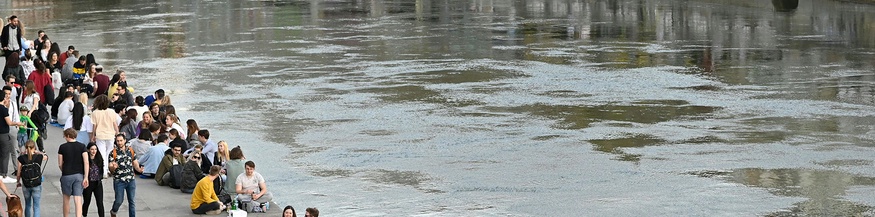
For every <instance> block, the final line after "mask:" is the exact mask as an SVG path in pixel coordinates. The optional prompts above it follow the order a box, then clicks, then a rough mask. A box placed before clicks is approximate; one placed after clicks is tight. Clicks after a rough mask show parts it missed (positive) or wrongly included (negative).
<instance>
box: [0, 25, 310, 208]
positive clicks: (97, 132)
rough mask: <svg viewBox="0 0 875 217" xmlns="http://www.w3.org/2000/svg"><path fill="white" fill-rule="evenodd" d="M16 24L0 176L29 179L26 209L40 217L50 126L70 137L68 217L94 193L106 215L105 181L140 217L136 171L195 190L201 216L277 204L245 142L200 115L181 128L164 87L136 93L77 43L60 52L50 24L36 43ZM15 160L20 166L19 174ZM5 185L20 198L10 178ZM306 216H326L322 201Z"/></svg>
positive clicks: (62, 154) (63, 152)
mask: <svg viewBox="0 0 875 217" xmlns="http://www.w3.org/2000/svg"><path fill="white" fill-rule="evenodd" d="M8 22H9V24H8V25H5V26H4V27H3V29H2V35H0V42H2V51H3V56H5V57H6V66H5V68H4V70H3V78H4V80H5V81H6V85H5V86H4V87H3V90H4V91H2V92H0V100H2V101H0V117H3V118H4V119H5V120H4V121H0V181H3V182H4V183H18V184H19V185H23V186H24V188H23V189H24V201H25V209H26V212H25V215H26V216H28V217H30V216H40V192H41V189H42V187H41V183H40V182H41V179H36V180H39V181H36V180H35V179H34V178H33V177H32V176H34V173H35V172H34V168H36V169H37V172H39V173H40V174H37V175H38V176H39V177H41V176H42V174H41V171H39V170H38V169H39V168H40V166H42V165H44V164H45V159H47V158H46V157H44V154H45V153H44V152H45V149H44V145H43V139H45V134H46V127H48V126H51V125H55V126H60V127H63V128H64V133H63V137H64V139H65V141H66V143H64V144H61V145H60V146H59V148H58V158H59V159H58V162H59V165H58V167H59V169H60V170H61V175H62V176H61V178H60V184H61V191H62V193H63V206H62V207H63V209H62V213H64V216H65V217H66V216H68V213H70V209H71V207H70V199H72V200H73V207H72V208H73V209H74V210H75V215H76V216H86V215H87V213H88V209H89V206H90V205H91V202H92V197H93V198H94V204H95V206H96V207H97V213H98V216H100V217H103V216H104V214H105V209H104V205H103V192H104V189H103V180H104V179H110V178H111V179H112V190H113V192H114V193H115V200H114V201H113V203H112V206H111V208H110V210H109V213H110V215H111V216H113V217H115V216H116V214H117V213H118V211H119V209H120V207H121V205H122V203H123V202H124V199H125V198H127V203H128V216H136V201H135V197H136V191H137V187H136V186H137V184H136V183H137V179H138V178H139V179H148V180H154V182H155V183H156V184H157V185H160V186H167V187H170V188H175V189H180V191H181V192H184V193H190V194H191V203H190V207H189V208H190V209H191V211H192V213H194V214H219V213H221V212H224V211H229V210H231V209H237V210H243V211H246V212H266V211H267V210H269V209H270V203H271V200H272V199H273V194H272V193H271V192H270V191H269V190H268V187H267V184H266V182H265V179H264V177H263V176H262V175H261V174H260V173H258V172H257V171H256V170H255V168H256V164H255V162H253V161H248V160H246V158H245V156H244V155H243V150H242V149H241V147H240V146H236V147H233V148H230V147H229V145H228V144H227V142H225V141H218V142H216V141H215V140H214V139H212V137H211V135H210V131H209V130H207V129H201V128H200V127H199V126H198V124H197V121H195V120H193V119H188V120H187V121H186V122H185V127H183V125H182V122H181V119H180V117H179V114H177V113H176V109H175V107H174V106H173V104H172V103H171V101H170V96H169V95H168V94H167V93H165V92H164V90H162V89H158V90H156V91H155V92H154V94H149V95H148V96H145V97H144V96H135V94H134V89H133V88H132V87H131V86H130V85H129V83H128V80H127V74H126V72H125V71H123V70H116V71H115V72H114V73H113V74H112V76H111V77H110V76H109V75H107V74H105V73H104V66H102V65H101V64H99V63H97V62H96V59H95V56H94V55H92V54H87V55H84V56H83V55H81V53H80V52H79V50H76V48H75V47H74V46H69V47H68V49H67V50H66V51H64V52H63V53H62V52H61V50H60V48H59V45H58V43H57V42H53V41H52V40H51V39H50V38H49V35H48V34H47V33H46V32H44V31H42V30H40V31H39V32H38V35H37V38H36V39H35V40H33V41H30V40H27V39H25V38H24V35H25V31H24V28H23V27H22V26H21V24H20V22H19V21H18V18H17V17H16V16H11V17H9V19H8ZM55 92H57V93H58V94H57V95H58V96H57V97H55V96H54V93H55ZM13 132H14V133H13ZM15 147H18V148H19V149H18V150H16V149H15ZM19 155H20V156H19ZM10 161H11V162H13V164H14V165H15V167H14V168H17V169H16V170H15V171H14V172H12V173H9V171H8V170H9V162H10ZM13 176H14V177H15V178H13ZM0 190H2V191H3V192H4V193H6V195H7V196H8V197H14V196H15V195H12V194H10V193H9V191H8V190H7V188H6V186H5V185H0ZM305 213H306V216H312V217H318V215H319V211H318V210H317V209H316V208H307V209H306V212H305ZM283 216H293V217H294V216H296V214H295V211H294V208H293V207H291V206H287V207H285V208H284V209H283Z"/></svg>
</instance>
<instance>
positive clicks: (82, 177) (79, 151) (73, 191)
mask: <svg viewBox="0 0 875 217" xmlns="http://www.w3.org/2000/svg"><path fill="white" fill-rule="evenodd" d="M76 134H77V132H76V130H74V129H66V130H64V139H65V140H66V141H67V143H64V144H61V146H60V147H58V167H59V168H60V169H61V193H63V194H64V201H63V202H62V203H63V209H62V210H61V211H62V213H64V217H67V216H68V215H69V214H70V197H73V201H74V205H75V209H76V216H82V190H83V189H84V188H87V187H88V173H86V172H85V171H89V170H90V168H89V164H88V151H86V150H85V144H82V143H79V142H76Z"/></svg>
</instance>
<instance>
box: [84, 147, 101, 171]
mask: <svg viewBox="0 0 875 217" xmlns="http://www.w3.org/2000/svg"><path fill="white" fill-rule="evenodd" d="M91 146H97V143H93V142H89V143H88V146H86V147H85V150H88V149H91ZM94 164H96V165H97V167H98V168H103V155H101V154H100V152H99V151H98V152H97V154H94Z"/></svg>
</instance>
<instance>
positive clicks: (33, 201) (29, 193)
mask: <svg viewBox="0 0 875 217" xmlns="http://www.w3.org/2000/svg"><path fill="white" fill-rule="evenodd" d="M23 191H24V216H27V217H39V200H40V197H42V194H43V193H42V192H43V186H42V185H40V186H36V187H33V188H24V190H23ZM31 207H33V208H32V209H31Z"/></svg>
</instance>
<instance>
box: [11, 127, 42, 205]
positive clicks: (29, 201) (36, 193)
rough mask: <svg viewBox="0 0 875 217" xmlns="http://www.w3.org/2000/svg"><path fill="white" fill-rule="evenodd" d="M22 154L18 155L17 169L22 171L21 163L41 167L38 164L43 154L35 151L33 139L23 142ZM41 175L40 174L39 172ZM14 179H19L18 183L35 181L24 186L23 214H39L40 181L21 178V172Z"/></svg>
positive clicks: (40, 162) (40, 163)
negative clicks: (31, 184)
mask: <svg viewBox="0 0 875 217" xmlns="http://www.w3.org/2000/svg"><path fill="white" fill-rule="evenodd" d="M24 150H25V151H24V153H25V154H24V155H21V156H18V170H17V171H23V170H22V169H21V167H22V165H34V164H36V167H37V168H41V167H40V166H41V165H42V164H43V158H44V157H45V156H43V154H42V153H39V152H37V151H36V142H34V141H33V140H27V142H26V143H25V144H24ZM40 175H42V174H40ZM16 180H19V182H18V185H21V184H22V183H25V184H27V183H35V185H33V186H27V185H25V186H24V190H23V193H24V215H25V216H40V208H39V207H40V197H41V196H42V190H43V186H42V181H38V182H28V181H27V180H22V178H21V173H18V174H17V178H16Z"/></svg>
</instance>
